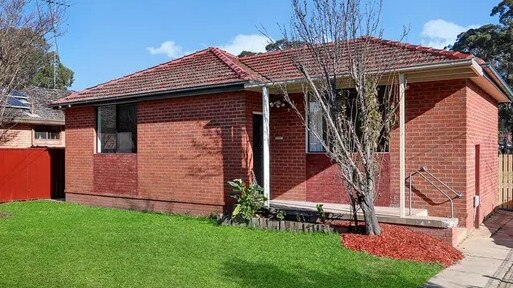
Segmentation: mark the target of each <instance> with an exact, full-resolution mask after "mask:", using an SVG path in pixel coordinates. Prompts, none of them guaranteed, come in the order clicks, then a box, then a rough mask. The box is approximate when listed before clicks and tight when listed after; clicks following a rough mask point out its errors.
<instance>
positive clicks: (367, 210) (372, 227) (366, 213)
mask: <svg viewBox="0 0 513 288" xmlns="http://www.w3.org/2000/svg"><path fill="white" fill-rule="evenodd" d="M371 195H372V194H371ZM371 195H369V194H367V195H365V196H364V197H363V201H362V202H361V203H360V207H362V212H363V218H364V219H365V233H366V234H367V235H370V236H373V235H379V234H381V227H379V222H378V217H377V216H376V211H375V209H374V201H373V200H374V199H373V198H374V197H372V196H371Z"/></svg>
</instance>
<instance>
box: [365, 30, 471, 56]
mask: <svg viewBox="0 0 513 288" xmlns="http://www.w3.org/2000/svg"><path fill="white" fill-rule="evenodd" d="M361 39H368V40H371V41H373V42H375V43H378V44H383V45H387V46H390V47H399V48H405V49H408V50H410V51H418V52H421V53H427V54H431V55H434V56H444V57H447V58H449V59H451V60H456V59H471V58H477V59H480V58H478V57H476V56H474V55H472V54H467V53H462V52H459V51H448V50H444V49H439V48H433V47H428V46H423V45H419V44H417V45H415V44H409V43H404V42H400V41H394V40H385V39H381V38H378V37H373V36H363V37H361Z"/></svg>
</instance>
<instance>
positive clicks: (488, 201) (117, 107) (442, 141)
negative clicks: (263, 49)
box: [52, 39, 511, 244]
mask: <svg viewBox="0 0 513 288" xmlns="http://www.w3.org/2000/svg"><path fill="white" fill-rule="evenodd" d="M372 45H374V48H375V49H379V50H380V51H388V52H391V53H394V52H400V53H401V55H402V56H401V57H403V58H402V59H401V61H400V63H397V64H396V65H394V66H395V68H394V69H395V71H396V72H397V73H400V75H401V76H400V79H401V85H402V86H403V87H404V88H405V89H404V90H403V94H402V95H403V97H402V98H401V99H402V100H403V101H404V104H405V105H404V107H405V109H401V111H400V114H402V113H404V115H405V117H402V118H400V121H399V125H398V127H397V128H396V129H395V130H394V131H393V133H392V136H391V139H390V145H389V147H390V149H389V151H388V152H383V153H382V157H383V162H382V163H383V164H382V173H381V174H382V176H381V177H380V183H379V189H378V190H379V195H378V199H377V205H378V206H380V207H379V211H378V214H379V215H378V217H379V219H380V221H383V222H390V223H395V224H406V225H412V226H414V227H416V229H419V230H423V231H427V232H430V233H432V234H434V235H436V236H438V237H441V238H444V239H447V241H449V242H452V243H453V244H454V243H456V242H457V241H458V239H459V238H458V237H460V236H461V237H462V235H465V234H466V232H468V231H471V230H472V229H473V227H474V226H475V224H478V223H480V222H482V220H483V217H485V216H486V215H487V214H489V213H490V212H491V211H492V210H493V209H494V208H495V206H496V194H497V173H498V172H497V166H498V162H497V133H498V131H497V130H498V129H497V126H498V124H497V123H498V115H497V114H498V113H497V104H498V103H500V102H509V97H510V96H511V90H510V89H509V87H508V86H507V85H506V84H505V82H504V81H503V80H502V79H501V78H500V76H499V75H498V74H497V73H496V72H495V70H494V69H493V68H491V67H490V66H489V65H487V64H485V63H484V62H483V61H482V60H480V59H477V58H475V57H473V56H472V55H466V54H462V53H459V52H450V51H444V50H437V49H431V48H426V47H421V46H414V45H409V44H403V43H397V42H392V41H385V40H380V39H374V40H373V41H372ZM288 53H292V52H290V51H278V52H269V53H262V54H257V55H254V56H246V57H235V56H233V55H231V54H229V53H227V52H225V51H222V50H220V49H217V48H208V49H205V50H202V51H198V52H195V53H193V54H190V55H187V56H184V57H182V58H179V59H176V60H173V61H170V62H167V63H163V64H161V65H158V66H155V67H152V68H149V69H146V70H143V71H139V72H136V73H134V74H131V75H127V76H125V77H122V78H119V79H116V80H113V81H110V82H107V83H104V84H100V85H98V86H95V87H92V88H89V89H86V90H84V91H81V92H77V93H73V94H71V95H69V96H67V97H64V98H62V99H60V100H58V101H55V102H54V103H53V104H52V105H53V106H54V107H55V108H59V109H64V111H65V115H66V133H67V135H66V186H65V192H66V199H67V200H68V201H71V202H78V203H85V204H93V205H101V206H112V207H121V208H129V209H140V210H155V211H172V212H178V213H183V212H190V213H194V214H209V213H211V212H221V211H226V210H228V209H229V207H230V204H232V202H231V199H230V198H229V197H228V193H229V192H230V187H229V186H228V185H227V184H226V182H227V181H228V180H232V179H234V178H242V179H246V180H248V179H252V175H253V174H254V175H255V176H256V179H257V180H258V182H259V183H262V184H263V187H264V188H265V191H266V195H268V197H269V198H270V199H271V201H270V205H271V206H274V207H278V208H284V207H285V208H287V207H289V208H290V207H295V208H298V209H307V210H308V209H312V207H315V203H325V207H326V208H327V209H332V210H333V211H334V212H340V211H346V212H347V210H344V209H347V205H345V204H344V203H347V196H346V195H345V192H344V185H343V183H342V181H341V180H340V179H339V177H338V174H337V173H338V172H337V167H335V166H334V165H333V164H332V163H331V162H330V160H329V159H328V158H327V157H326V155H325V154H324V153H322V149H320V148H319V145H318V143H316V139H315V138H314V137H310V136H309V135H308V134H309V133H307V132H306V129H305V127H304V126H303V124H302V123H301V121H300V120H299V118H298V117H297V115H296V114H295V112H294V111H291V109H289V107H287V105H283V100H281V96H280V95H279V93H278V92H277V90H276V89H275V86H273V85H274V84H275V83H277V82H280V81H281V82H283V81H290V83H293V82H294V81H300V79H301V75H300V74H299V73H298V72H297V70H296V68H295V67H294V65H293V63H292V61H291V58H290V57H289V56H290V55H288ZM382 60H385V59H382ZM289 89H290V90H289V91H290V92H291V93H294V92H297V95H296V97H302V95H301V94H300V93H299V92H300V90H299V89H297V86H296V87H295V88H294V86H293V85H290V87H289ZM294 89H296V90H294ZM309 104H310V103H309ZM306 110H309V109H306ZM305 113H307V114H308V115H310V114H309V113H312V111H305ZM312 117H314V118H315V116H312ZM312 122H315V121H312ZM312 125H316V124H312ZM321 126H322V125H321ZM401 127H402V128H404V129H405V133H403V134H401V133H400V130H401ZM401 149H402V151H405V153H404V154H402V153H400V151H401ZM422 166H425V167H427V170H428V171H429V172H431V173H433V175H435V176H436V177H438V178H439V179H440V180H442V181H443V182H444V183H446V184H447V185H448V186H449V187H451V188H452V189H454V191H458V193H463V194H462V197H457V196H456V194H452V192H450V191H446V193H447V194H448V195H449V197H450V198H451V199H450V200H449V199H448V198H447V197H445V196H444V195H443V194H442V193H440V192H439V191H437V190H436V189H435V188H434V187H433V186H431V185H429V184H428V183H427V182H426V181H423V180H422V179H421V177H420V176H419V175H415V176H414V177H415V180H414V182H413V183H412V193H411V199H410V196H409V194H410V193H408V191H409V189H408V188H409V180H408V179H409V177H408V173H409V172H410V171H416V170H418V169H419V168H420V167H422ZM476 195H478V196H480V204H479V205H478V206H477V207H474V198H475V196H476ZM451 201H452V202H454V215H453V216H452V215H451V205H450V202H451ZM410 202H411V203H412V205H411V207H412V208H413V210H412V211H413V212H412V214H411V215H410V213H409V212H410V210H409V208H410V207H409V205H408V203H410ZM313 209H314V208H313ZM427 215H429V216H427Z"/></svg>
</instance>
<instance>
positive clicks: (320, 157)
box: [306, 153, 391, 207]
mask: <svg viewBox="0 0 513 288" xmlns="http://www.w3.org/2000/svg"><path fill="white" fill-rule="evenodd" d="M380 156H381V161H380V164H381V173H380V175H379V180H378V185H377V186H376V189H377V195H376V202H375V203H376V205H377V206H386V207H388V206H390V197H391V196H390V155H389V153H382V154H381V155H380ZM306 163H307V166H306V167H307V168H306V170H307V171H306V178H307V179H308V180H307V181H306V189H307V195H306V200H307V201H310V202H317V203H349V202H350V200H349V195H348V194H347V190H346V184H345V183H346V182H345V181H343V180H342V179H341V177H340V173H339V168H338V166H337V165H334V164H333V163H332V162H331V160H330V159H329V158H328V157H327V156H326V155H325V154H324V153H315V154H307V155H306Z"/></svg>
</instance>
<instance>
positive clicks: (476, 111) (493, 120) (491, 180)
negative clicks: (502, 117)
mask: <svg viewBox="0 0 513 288" xmlns="http://www.w3.org/2000/svg"><path fill="white" fill-rule="evenodd" d="M467 84H468V86H467V91H466V92H467V125H468V127H467V139H466V141H467V193H466V195H465V197H466V199H467V220H466V225H467V228H471V227H472V225H473V224H474V223H481V222H482V221H483V218H484V217H485V216H486V215H488V214H489V213H490V212H491V211H492V210H493V209H494V208H495V206H496V205H497V193H498V192H497V191H498V187H497V181H498V180H497V179H498V176H497V175H498V171H497V170H498V157H497V135H498V124H497V122H498V111H497V102H496V101H495V100H494V99H493V98H492V97H491V96H489V95H487V94H486V93H485V92H484V91H483V90H481V89H480V88H479V87H477V85H475V84H474V83H473V82H472V81H468V82H467ZM476 145H479V150H480V153H479V154H480V157H479V158H480V161H479V162H480V163H479V164H478V165H477V166H478V167H479V168H478V172H477V173H476V169H477V168H476V157H475V151H476ZM477 177H478V178H479V180H478V181H476V179H477ZM476 182H477V183H476ZM476 190H479V191H476ZM476 193H478V194H480V198H481V204H480V209H479V210H480V211H479V216H476V214H475V213H476V209H474V207H473V199H472V198H473V196H474V195H475V194H476Z"/></svg>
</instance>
